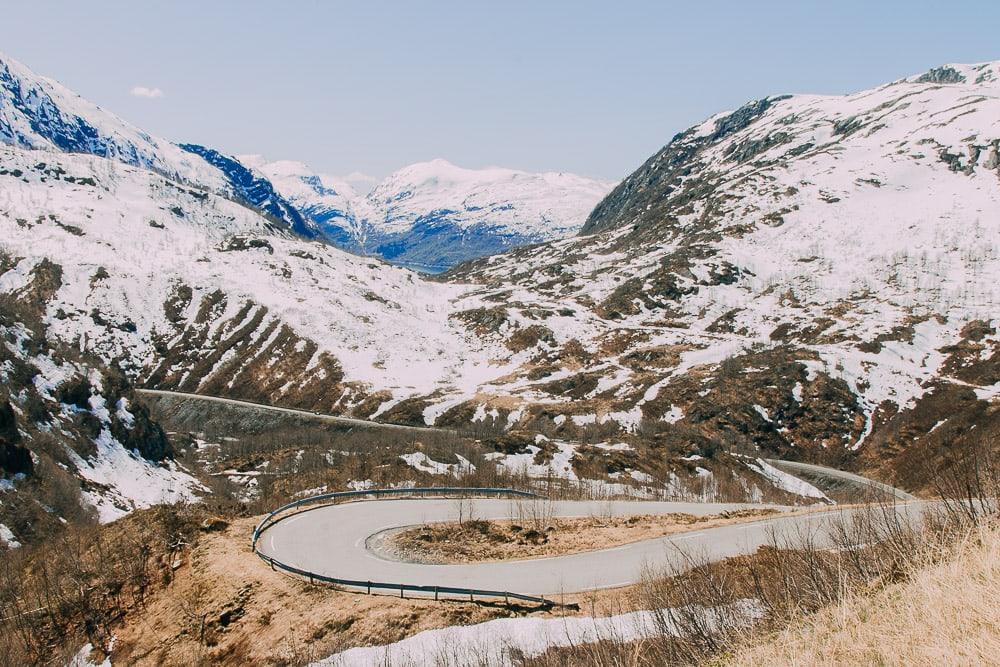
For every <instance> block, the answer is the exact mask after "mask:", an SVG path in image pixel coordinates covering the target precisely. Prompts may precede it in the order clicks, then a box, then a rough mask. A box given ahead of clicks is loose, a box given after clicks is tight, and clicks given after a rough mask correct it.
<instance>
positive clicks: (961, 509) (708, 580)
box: [523, 451, 1000, 667]
mask: <svg viewBox="0 0 1000 667" xmlns="http://www.w3.org/2000/svg"><path fill="white" fill-rule="evenodd" d="M996 463H997V462H996V460H995V458H994V456H993V455H991V454H990V453H984V452H983V451H978V452H969V453H968V455H967V456H961V457H956V459H955V461H953V465H950V466H947V467H945V468H943V469H942V470H941V472H940V473H939V474H938V475H937V476H936V481H935V484H936V488H938V489H940V491H941V493H942V498H941V499H939V500H938V501H932V502H926V503H920V504H906V505H896V504H893V503H892V501H886V500H885V499H881V500H880V501H879V502H875V503H873V504H870V505H868V506H866V507H862V508H858V509H845V510H842V511H841V512H839V513H835V514H831V515H828V516H826V517H825V518H824V519H823V520H821V521H819V520H818V521H815V522H812V523H807V524H804V527H802V528H796V529H793V530H789V529H786V530H783V531H778V530H777V529H775V530H774V531H773V532H772V533H771V534H770V536H769V539H768V541H767V543H766V544H765V545H764V546H762V547H761V548H760V549H758V550H757V552H756V553H754V554H752V555H750V556H745V557H738V558H731V559H728V560H726V561H722V562H717V563H710V562H709V560H708V559H707V558H705V557H703V556H700V555H698V554H692V553H684V552H679V551H678V552H675V553H671V554H669V556H670V557H669V558H668V562H667V564H666V565H663V566H662V567H660V568H659V569H651V570H650V571H648V572H647V573H646V575H645V576H644V577H643V580H642V582H641V583H640V585H639V587H638V598H639V599H638V600H637V605H638V607H640V608H643V609H648V610H651V611H652V617H653V619H654V624H655V626H656V632H655V633H654V636H652V637H649V638H646V639H642V640H638V641H636V640H629V641H621V640H616V639H615V638H608V639H605V640H603V641H601V642H597V643H594V644H591V645H584V646H573V647H569V648H560V649H552V650H549V651H547V652H546V653H544V654H543V655H541V656H538V657H534V658H528V659H526V660H525V661H524V663H523V664H524V665H526V666H528V667H555V666H556V665H560V666H562V665H622V666H625V665H628V666H633V667H640V666H642V667H646V666H647V665H661V664H680V665H683V664H702V663H704V662H705V661H706V660H709V659H711V658H712V657H713V656H718V655H720V654H721V653H723V652H726V651H729V650H731V649H733V648H734V647H736V646H738V645H740V644H741V643H742V642H746V641H748V640H750V639H751V638H752V637H754V636H755V635H759V634H761V633H765V632H768V631H772V630H775V629H778V628H781V627H784V626H785V625H787V624H788V623H789V622H790V621H791V620H792V619H794V618H796V617H798V616H800V615H803V614H810V613H813V612H815V611H817V610H819V609H820V608H822V607H825V606H828V605H830V604H833V603H836V602H837V601H839V600H841V599H842V598H843V596H844V595H845V594H846V593H847V592H850V591H858V590H871V589H877V588H879V587H883V586H885V585H888V584H891V583H895V582H898V581H900V580H903V579H905V578H907V577H908V576H909V575H910V574H911V573H912V572H914V571H915V569H917V568H919V567H921V566H924V565H927V564H930V563H934V562H938V561H940V560H942V559H946V558H949V557H950V556H951V554H952V553H953V551H954V549H955V545H956V544H960V543H962V542H963V541H964V538H965V536H966V535H968V534H969V533H970V532H971V531H974V530H976V529H977V526H978V525H981V524H982V523H983V522H995V521H996V520H997V504H996V501H997V498H998V496H997V491H998V489H1000V486H997V485H996V483H995V482H996V480H997V472H998V468H997V466H996ZM747 601H752V602H751V603H748V602H747ZM705 608H709V609H712V610H714V611H715V613H713V614H709V615H706V614H705V613H703V612H704V609H705Z"/></svg>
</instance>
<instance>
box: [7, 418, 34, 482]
mask: <svg viewBox="0 0 1000 667" xmlns="http://www.w3.org/2000/svg"><path fill="white" fill-rule="evenodd" d="M20 442H21V434H20V433H19V432H18V430H17V415H15V414H14V409H13V408H12V407H11V405H10V401H7V400H3V401H0V473H3V474H6V475H17V474H23V475H30V474H31V471H32V462H31V453H30V452H29V451H28V449H27V448H25V447H21V446H19V443H20Z"/></svg>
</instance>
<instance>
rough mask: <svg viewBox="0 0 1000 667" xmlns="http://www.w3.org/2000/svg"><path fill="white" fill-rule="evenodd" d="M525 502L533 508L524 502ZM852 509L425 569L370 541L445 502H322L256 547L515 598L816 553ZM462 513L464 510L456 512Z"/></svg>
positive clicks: (305, 563) (491, 515)
mask: <svg viewBox="0 0 1000 667" xmlns="http://www.w3.org/2000/svg"><path fill="white" fill-rule="evenodd" d="M470 502H471V506H472V508H473V510H472V512H473V515H474V516H475V517H476V518H478V519H509V518H512V517H517V516H519V514H518V511H519V510H518V508H519V507H520V508H522V510H521V511H522V512H529V513H530V512H531V508H532V507H536V508H540V507H542V505H540V504H539V503H547V502H549V501H544V500H541V501H532V500H525V501H516V500H494V499H479V500H472V501H469V500H466V501H465V506H466V508H468V507H469V503H470ZM533 503H534V504H533ZM550 505H551V513H550V514H549V515H550V516H553V517H576V516H607V515H614V516H628V515H641V514H669V513H673V512H684V513H689V514H694V515H698V516H705V515H710V514H718V513H719V512H723V511H727V510H736V509H748V508H756V509H759V508H763V507H773V508H775V509H779V510H781V511H788V510H791V509H801V508H791V507H778V506H767V505H747V504H722V503H718V504H717V503H685V502H654V501H637V502H636V501H613V502H610V503H609V502H608V501H555V502H551V503H550ZM919 508H920V504H919V503H917V504H902V505H898V506H896V509H895V510H894V511H898V512H900V513H903V514H913V515H915V514H916V513H917V512H919ZM857 511H858V510H852V509H845V510H841V509H833V510H825V511H819V512H815V513H811V514H805V515H794V516H777V517H772V518H767V519H762V520H756V521H751V522H749V523H741V524H733V525H729V526H721V527H717V528H709V529H704V530H697V531H691V532H686V533H681V534H678V535H675V536H672V537H665V538H658V539H652V540H645V541H642V542H635V543H632V544H627V545H624V546H619V547H614V548H610V549H603V550H600V551H590V552H586V553H579V554H573V555H568V556H556V557H550V558H539V559H532V560H520V561H504V562H490V563H474V564H456V565H427V564H417V563H405V562H399V561H397V560H392V559H391V556H388V555H386V554H385V553H384V552H381V553H380V552H378V551H376V550H375V549H373V548H372V545H377V543H378V542H379V539H378V535H379V534H380V533H383V532H385V531H392V530H397V529H399V528H402V527H406V526H417V525H421V524H423V523H428V522H435V521H455V520H457V518H458V501H456V500H454V499H438V498H433V499H396V500H373V501H361V502H354V503H346V504H341V505H330V506H326V507H319V508H316V509H312V510H308V511H305V512H301V513H299V514H295V515H293V516H291V517H289V518H286V519H283V520H281V521H279V522H278V523H276V524H274V525H273V526H271V527H270V528H268V529H267V530H265V531H264V533H263V534H262V535H261V538H260V541H259V542H258V544H257V547H258V550H259V551H260V552H261V553H262V554H264V555H266V556H269V557H272V558H275V559H277V560H279V561H281V562H283V563H285V564H287V565H292V566H294V567H297V568H301V569H303V570H308V571H311V572H314V573H316V574H322V575H326V576H330V577H336V578H342V579H354V580H362V581H369V580H370V581H380V582H386V583H397V584H398V583H403V584H413V585H429V586H454V587H461V588H475V589H486V590H508V591H514V592H517V593H522V594H525V595H546V596H553V595H557V594H559V593H575V592H582V591H587V590H594V589H600V588H615V587H618V586H625V585H627V584H631V583H634V582H636V581H638V580H639V579H640V578H641V577H642V575H643V573H644V572H645V571H647V569H648V568H653V569H654V570H655V569H658V568H663V567H669V566H674V567H680V568H683V567H684V564H685V563H686V562H688V559H689V558H691V557H693V558H696V559H699V560H708V561H717V560H721V559H723V558H727V557H730V556H736V555H740V554H747V553H752V552H754V551H756V550H757V548H758V547H760V546H762V545H764V544H768V543H770V542H771V539H772V536H777V537H778V538H779V539H785V538H787V539H795V538H797V537H799V536H801V535H803V534H809V535H811V536H812V537H813V538H814V541H815V542H816V543H817V544H818V545H820V546H826V545H829V544H830V543H829V541H828V540H827V538H826V528H828V527H829V525H830V522H831V521H833V520H835V519H837V518H838V517H841V516H846V517H847V518H848V519H850V517H851V516H852V515H853V514H854V513H855V512H857ZM466 514H467V515H468V512H467V510H466Z"/></svg>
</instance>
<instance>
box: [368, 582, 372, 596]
mask: <svg viewBox="0 0 1000 667" xmlns="http://www.w3.org/2000/svg"><path fill="white" fill-rule="evenodd" d="M371 594H372V582H370V581H369V582H368V595H371Z"/></svg>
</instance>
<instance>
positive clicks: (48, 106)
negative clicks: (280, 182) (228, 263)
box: [0, 54, 315, 236]
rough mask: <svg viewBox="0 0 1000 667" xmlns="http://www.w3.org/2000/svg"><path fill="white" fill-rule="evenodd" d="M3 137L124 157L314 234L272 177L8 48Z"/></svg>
mask: <svg viewBox="0 0 1000 667" xmlns="http://www.w3.org/2000/svg"><path fill="white" fill-rule="evenodd" d="M0 142H2V143H6V144H10V145H13V146H20V147H22V148H32V149H50V150H51V149H55V150H60V151H64V152H67V153H89V154H91V155H98V156H100V157H105V158H110V159H114V160H118V161H120V162H123V163H125V164H128V165H132V166H136V167H141V168H143V169H149V170H152V171H156V172H159V173H161V174H164V175H165V176H167V177H168V178H170V179H172V180H176V181H183V182H185V183H187V184H190V185H195V186H197V187H201V188H206V189H208V190H210V191H212V192H215V193H217V194H222V195H225V196H227V197H230V198H233V199H237V200H239V201H242V202H244V203H246V204H248V205H250V206H254V207H258V208H260V209H261V210H263V211H264V212H266V213H267V214H269V215H271V216H273V217H274V218H275V221H276V222H278V223H279V224H282V225H285V226H287V227H288V228H289V229H291V230H294V231H295V232H297V233H300V234H304V235H306V236H311V235H313V234H314V233H315V232H314V231H312V230H311V229H310V228H309V227H308V226H307V225H306V224H305V221H304V220H303V219H302V216H301V215H300V214H299V213H298V212H297V211H295V210H294V209H293V208H292V207H291V206H289V205H288V204H287V203H286V202H284V201H282V200H281V198H280V197H279V196H277V193H275V192H274V191H273V188H271V187H270V184H267V183H260V182H258V181H257V179H253V178H249V177H248V176H247V174H246V173H245V170H241V169H240V168H239V165H238V163H236V164H234V162H235V160H233V159H232V158H228V157H226V156H223V155H221V154H220V153H218V152H217V151H210V149H203V148H202V147H197V146H193V145H188V147H187V148H184V147H183V146H179V145H176V144H173V143H171V142H169V141H167V140H165V139H161V138H159V137H155V136H153V135H151V134H149V133H147V132H144V131H142V130H140V129H139V128H137V127H135V126H133V125H131V124H130V123H128V122H126V121H124V120H122V119H121V118H119V117H118V116H116V115H114V114H112V113H110V112H108V111H105V110H104V109H102V108H101V107H99V106H97V105H95V104H92V103H91V102H88V101H87V100H85V99H83V98H82V97H80V96H79V95H77V94H76V93H73V92H72V91H70V90H68V89H67V88H65V87H64V86H62V85H61V84H59V83H58V82H56V81H54V80H52V79H48V78H45V77H41V76H38V75H37V74H35V73H34V72H32V71H31V70H30V69H28V68H27V67H25V66H24V65H22V64H21V63H19V62H17V61H15V60H13V59H11V58H8V57H6V56H4V55H3V54H0ZM207 158H211V162H210V161H209V159H207Z"/></svg>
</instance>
